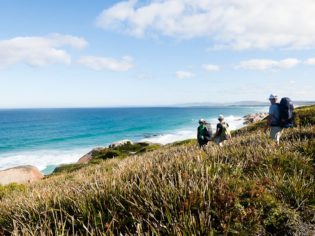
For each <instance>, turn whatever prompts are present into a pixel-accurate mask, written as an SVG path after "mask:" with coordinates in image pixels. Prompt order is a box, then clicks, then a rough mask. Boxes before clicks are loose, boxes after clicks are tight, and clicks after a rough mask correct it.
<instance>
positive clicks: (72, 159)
mask: <svg viewBox="0 0 315 236" xmlns="http://www.w3.org/2000/svg"><path fill="white" fill-rule="evenodd" d="M257 114H260V112H256V113H251V114H248V115H245V116H243V117H238V116H233V115H230V116H228V117H226V119H227V122H228V123H232V124H233V125H232V127H231V130H237V129H240V128H242V127H245V126H246V125H248V124H249V123H250V122H247V123H246V119H248V117H252V116H253V115H254V116H255V115H256V116H257ZM208 120H209V122H210V123H211V125H212V129H213V131H215V126H216V122H215V121H216V119H214V118H212V119H208ZM255 121H257V120H255ZM196 127H197V126H196ZM196 127H193V128H191V129H190V130H189V129H188V127H187V128H181V129H178V130H174V131H171V132H168V133H167V132H165V133H164V134H163V133H159V134H154V135H151V136H149V137H144V138H141V139H134V140H132V139H131V141H132V142H149V143H154V144H159V145H167V144H172V143H175V142H179V141H184V140H187V139H193V138H195V136H196V131H195V128H196ZM115 141H116V142H117V141H119V140H113V142H115ZM109 145H110V143H106V144H104V145H95V146H89V147H85V148H74V149H64V150H62V149H61V150H60V149H59V150H56V149H53V150H52V149H51V150H49V149H48V150H33V151H27V152H16V153H15V155H12V154H11V155H6V157H5V158H6V160H7V163H5V164H6V165H5V167H4V168H1V169H0V172H1V171H5V170H7V169H11V168H16V167H19V166H26V165H31V166H34V167H36V168H37V169H38V170H39V171H40V172H41V173H43V174H44V175H50V174H51V173H53V171H54V169H55V168H57V167H59V166H61V165H67V164H75V163H77V161H78V160H79V159H80V158H82V157H83V156H85V155H86V154H87V153H89V152H90V151H91V150H93V149H95V148H98V147H101V148H106V147H108V146H109ZM13 154H14V153H13ZM13 156H15V157H16V158H12V157H13ZM56 158H59V161H57V163H56ZM17 159H18V160H20V161H17ZM24 160H32V161H24ZM47 160H53V161H54V163H53V162H48V163H47ZM13 162H14V163H16V162H19V164H14V165H13V164H12V163H13ZM39 162H40V163H39Z"/></svg>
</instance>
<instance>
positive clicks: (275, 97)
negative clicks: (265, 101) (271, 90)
mask: <svg viewBox="0 0 315 236" xmlns="http://www.w3.org/2000/svg"><path fill="white" fill-rule="evenodd" d="M277 98H278V96H277V95H274V94H270V96H269V100H272V99H277Z"/></svg>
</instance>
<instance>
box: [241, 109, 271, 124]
mask: <svg viewBox="0 0 315 236" xmlns="http://www.w3.org/2000/svg"><path fill="white" fill-rule="evenodd" d="M267 116H268V113H265V112H259V113H255V114H250V115H246V116H244V117H243V118H244V123H243V124H244V125H247V124H251V123H255V122H257V121H261V120H263V119H265V118H266V117H267Z"/></svg>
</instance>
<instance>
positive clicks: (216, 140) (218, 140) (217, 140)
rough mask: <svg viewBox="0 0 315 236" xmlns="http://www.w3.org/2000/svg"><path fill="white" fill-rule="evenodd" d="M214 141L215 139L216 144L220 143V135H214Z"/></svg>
mask: <svg viewBox="0 0 315 236" xmlns="http://www.w3.org/2000/svg"><path fill="white" fill-rule="evenodd" d="M214 141H215V143H216V144H218V145H220V143H221V138H220V137H216V138H215V139H214Z"/></svg>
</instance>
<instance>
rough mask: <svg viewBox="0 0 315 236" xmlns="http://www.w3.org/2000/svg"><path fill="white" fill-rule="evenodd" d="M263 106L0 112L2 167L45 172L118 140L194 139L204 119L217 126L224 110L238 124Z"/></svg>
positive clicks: (167, 140) (0, 165)
mask: <svg viewBox="0 0 315 236" xmlns="http://www.w3.org/2000/svg"><path fill="white" fill-rule="evenodd" d="M263 110H264V111H266V108H264V107H241V106H240V107H212V108H211V107H207V108H199V107H198V108H100V109H20V110H0V169H5V168H9V167H13V166H17V165H25V164H30V165H35V166H37V167H38V168H39V169H40V170H45V169H46V172H47V170H48V169H51V168H52V167H53V166H55V165H58V164H61V163H69V162H75V161H76V160H78V159H79V158H80V157H81V156H82V155H84V154H85V153H86V152H87V151H89V150H90V149H91V148H94V147H97V146H107V145H108V144H110V143H111V142H114V141H118V140H122V139H131V140H133V141H139V140H146V141H151V142H159V143H162V144H165V143H169V142H173V141H177V140H182V139H186V138H191V137H195V130H196V127H197V125H198V124H197V121H198V119H200V118H205V119H207V120H208V121H209V122H211V123H212V124H213V125H215V123H216V117H217V116H218V115H219V114H223V115H225V116H226V117H227V120H228V122H230V124H231V125H232V127H234V128H237V127H239V126H241V125H242V120H241V119H240V118H241V117H242V116H244V115H246V114H249V113H253V112H256V111H263ZM47 168H48V169H47Z"/></svg>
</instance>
